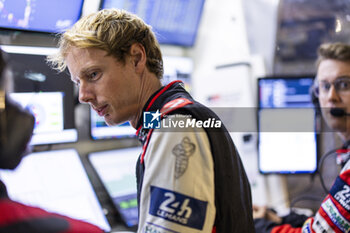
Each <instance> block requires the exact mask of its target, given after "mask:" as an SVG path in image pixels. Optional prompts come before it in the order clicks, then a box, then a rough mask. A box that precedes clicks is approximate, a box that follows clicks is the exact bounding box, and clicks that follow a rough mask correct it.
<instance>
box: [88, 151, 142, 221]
mask: <svg viewBox="0 0 350 233" xmlns="http://www.w3.org/2000/svg"><path fill="white" fill-rule="evenodd" d="M140 153H141V147H132V148H124V149H117V150H110V151H101V152H94V153H91V154H89V161H90V163H91V164H92V167H93V168H94V169H95V171H96V173H97V175H98V177H99V178H100V180H101V182H102V184H103V185H104V187H105V189H106V191H107V193H108V195H109V196H110V198H111V199H112V201H113V203H114V206H115V208H116V210H117V211H118V212H119V214H120V216H121V218H122V219H123V221H124V222H125V224H126V226H128V227H136V225H137V224H138V210H137V195H136V192H137V190H136V176H135V166H136V162H137V158H138V156H139V155H140Z"/></svg>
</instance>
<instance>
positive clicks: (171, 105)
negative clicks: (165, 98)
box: [160, 98, 193, 115]
mask: <svg viewBox="0 0 350 233" xmlns="http://www.w3.org/2000/svg"><path fill="white" fill-rule="evenodd" d="M188 104H193V102H192V101H190V100H188V99H185V98H177V99H174V100H172V101H170V102H168V103H166V104H165V105H164V106H163V108H162V109H161V110H160V112H161V113H162V115H165V114H168V113H169V112H171V111H174V110H176V109H178V108H182V107H183V106H186V105H188Z"/></svg>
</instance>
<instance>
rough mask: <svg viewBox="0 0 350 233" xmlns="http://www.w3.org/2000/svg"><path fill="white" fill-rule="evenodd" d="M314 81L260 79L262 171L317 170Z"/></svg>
mask: <svg viewBox="0 0 350 233" xmlns="http://www.w3.org/2000/svg"><path fill="white" fill-rule="evenodd" d="M312 83H313V77H311V76H310V77H299V78H261V79H259V80H258V85H259V87H258V89H259V111H258V121H259V144H258V153H259V170H260V172H262V173H313V172H315V171H316V169H317V149H316V148H317V145H316V142H317V140H316V134H315V123H314V121H315V113H314V107H313V104H312V102H311V96H310V93H309V90H310V88H311V86H312Z"/></svg>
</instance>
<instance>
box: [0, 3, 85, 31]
mask: <svg viewBox="0 0 350 233" xmlns="http://www.w3.org/2000/svg"><path fill="white" fill-rule="evenodd" d="M67 6H69V7H67ZM82 7H83V0H50V1H47V0H31V1H27V0H17V1H14V0H3V1H1V2H0V28H7V29H15V30H28V31H38V32H50V33H57V32H62V31H64V30H66V29H68V28H70V27H71V26H73V24H74V23H75V22H76V21H78V19H79V18H80V15H81V11H82Z"/></svg>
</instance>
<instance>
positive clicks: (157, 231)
mask: <svg viewBox="0 0 350 233" xmlns="http://www.w3.org/2000/svg"><path fill="white" fill-rule="evenodd" d="M142 232H143V233H179V232H178V231H174V230H171V229H168V228H166V227H162V226H159V225H157V224H154V223H150V222H147V223H146V225H145V226H144V227H143V231H142Z"/></svg>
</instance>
